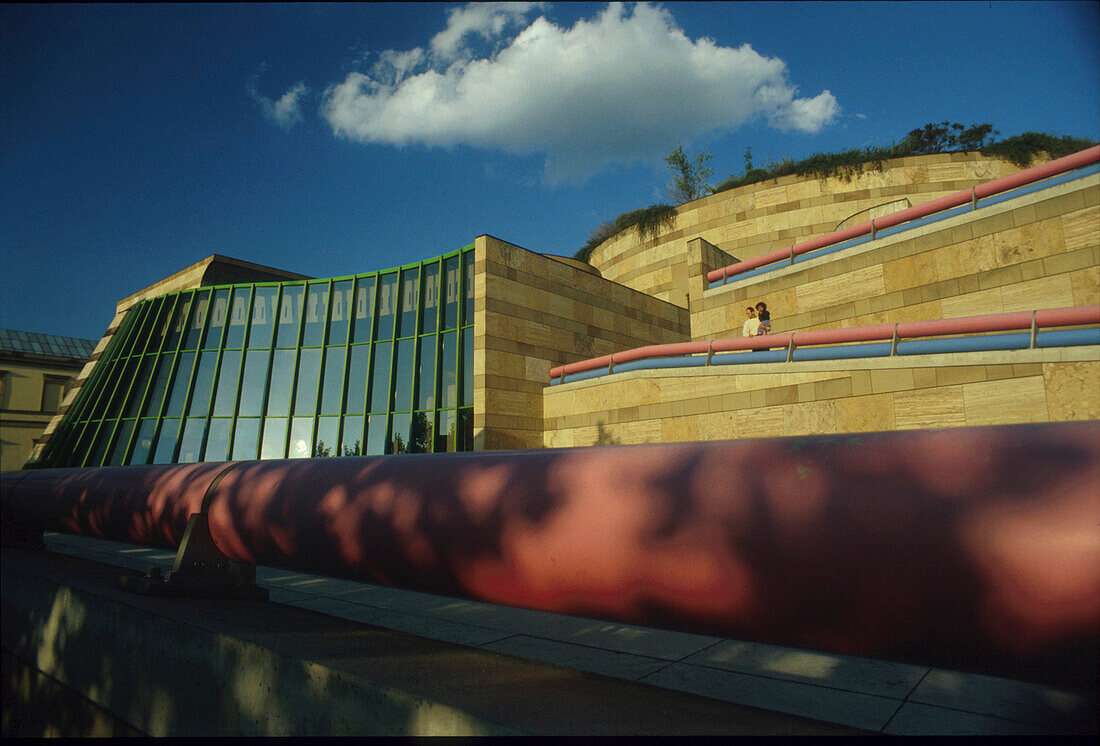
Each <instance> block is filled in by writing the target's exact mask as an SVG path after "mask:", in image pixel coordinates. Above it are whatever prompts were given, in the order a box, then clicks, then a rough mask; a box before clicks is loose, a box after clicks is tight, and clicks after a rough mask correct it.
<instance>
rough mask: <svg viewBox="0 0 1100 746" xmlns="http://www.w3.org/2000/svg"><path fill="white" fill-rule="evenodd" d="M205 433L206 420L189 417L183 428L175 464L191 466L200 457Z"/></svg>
mask: <svg viewBox="0 0 1100 746" xmlns="http://www.w3.org/2000/svg"><path fill="white" fill-rule="evenodd" d="M205 432H206V420H205V419H204V418H201V417H191V418H190V419H188V420H187V422H186V423H185V424H184V426H183V437H182V438H180V452H179V456H177V457H176V463H177V464H193V463H195V462H196V461H198V460H199V458H200V457H201V455H202V436H203V433H205Z"/></svg>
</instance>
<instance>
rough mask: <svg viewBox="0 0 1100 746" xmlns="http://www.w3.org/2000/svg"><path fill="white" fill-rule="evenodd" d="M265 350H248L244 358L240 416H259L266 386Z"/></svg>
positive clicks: (266, 357) (266, 355) (266, 356)
mask: <svg viewBox="0 0 1100 746" xmlns="http://www.w3.org/2000/svg"><path fill="white" fill-rule="evenodd" d="M269 354H270V353H269V352H268V351H267V350H249V351H248V352H246V353H245V358H244V377H243V378H242V379H241V409H240V412H239V414H240V416H242V417H255V416H257V415H259V414H261V412H260V409H261V405H262V404H263V401H264V387H265V386H266V385H267V359H268V355H269Z"/></svg>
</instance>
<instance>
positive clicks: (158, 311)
mask: <svg viewBox="0 0 1100 746" xmlns="http://www.w3.org/2000/svg"><path fill="white" fill-rule="evenodd" d="M151 303H153V304H154V305H155V306H156V308H155V310H154V311H150V316H151V317H152V319H153V323H152V325H151V326H149V327H147V328H146V329H145V332H146V334H145V346H144V347H143V348H142V351H141V354H142V357H143V358H144V357H145V356H147V355H149V354H150V351H149V343H150V341H151V340H152V337H153V331H154V330H155V329H156V328H157V325H158V324H159V323H160V321H161V318H162V316H163V311H164V308H165V307H168V306H169V304H168V303H167V302H166V301H165V299H164V298H156V299H155V300H153V301H151ZM169 318H170V317H169ZM163 346H164V339H163V338H162V339H161V341H160V345H158V352H159V347H163ZM142 364H144V363H139V368H138V370H140V366H141V365H142ZM155 370H156V364H155V362H154V364H153V366H152V368H151V369H150V370H149V376H148V378H147V379H146V380H145V381H144V382H143V383H140V384H138V385H139V386H144V388H143V389H142V390H141V393H140V394H138V396H140V398H141V402H140V404H139V406H138V410H137V413H138V414H137V415H135V417H134V419H135V424H134V428H133V430H131V432H130V437H129V438H128V439H127V442H126V446H125V448H124V449H123V451H122V456H121V458H120V459H119V460H120V461H121V463H123V464H128V463H129V462H130V453H131V451H132V450H133V448H134V441H135V440H136V439H137V437H138V431H139V430H140V429H141V427H140V423H141V418H140V416H138V415H140V414H141V411H142V407H144V406H145V398H146V397H147V396H148V395H149V388H150V386H151V385H152V383H153V372H154V371H155ZM135 394H137V392H135V391H133V390H131V391H130V392H129V393H127V394H126V401H125V402H123V403H124V404H128V403H129V401H130V397H132V396H134V395H135Z"/></svg>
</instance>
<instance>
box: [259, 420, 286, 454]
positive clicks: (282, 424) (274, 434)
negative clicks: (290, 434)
mask: <svg viewBox="0 0 1100 746" xmlns="http://www.w3.org/2000/svg"><path fill="white" fill-rule="evenodd" d="M285 453H286V417H268V418H267V419H265V420H264V443H263V447H262V448H261V449H260V458H283V456H284V455H285Z"/></svg>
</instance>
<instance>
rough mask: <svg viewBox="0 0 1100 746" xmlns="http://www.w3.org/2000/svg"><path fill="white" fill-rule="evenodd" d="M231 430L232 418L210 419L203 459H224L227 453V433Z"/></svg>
mask: <svg viewBox="0 0 1100 746" xmlns="http://www.w3.org/2000/svg"><path fill="white" fill-rule="evenodd" d="M232 432H233V419H232V418H230V417H215V418H214V419H212V420H210V434H209V435H208V436H207V437H206V450H205V451H204V452H203V455H202V460H203V461H225V459H226V457H227V456H228V455H229V435H230V433H232Z"/></svg>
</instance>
